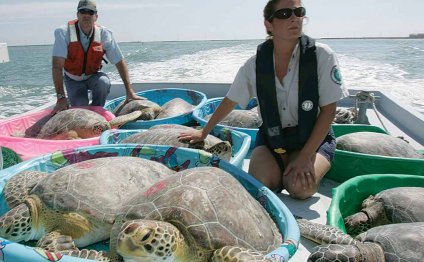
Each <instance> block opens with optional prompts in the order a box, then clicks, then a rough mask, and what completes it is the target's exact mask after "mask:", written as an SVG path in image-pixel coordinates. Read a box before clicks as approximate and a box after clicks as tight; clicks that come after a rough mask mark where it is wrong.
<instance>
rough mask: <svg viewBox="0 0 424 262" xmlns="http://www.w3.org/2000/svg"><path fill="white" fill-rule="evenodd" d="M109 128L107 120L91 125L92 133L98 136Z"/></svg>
mask: <svg viewBox="0 0 424 262" xmlns="http://www.w3.org/2000/svg"><path fill="white" fill-rule="evenodd" d="M108 129H110V124H109V123H108V122H105V123H100V122H99V123H96V124H95V125H93V134H94V135H96V136H100V135H101V134H102V133H103V132H104V131H106V130H108Z"/></svg>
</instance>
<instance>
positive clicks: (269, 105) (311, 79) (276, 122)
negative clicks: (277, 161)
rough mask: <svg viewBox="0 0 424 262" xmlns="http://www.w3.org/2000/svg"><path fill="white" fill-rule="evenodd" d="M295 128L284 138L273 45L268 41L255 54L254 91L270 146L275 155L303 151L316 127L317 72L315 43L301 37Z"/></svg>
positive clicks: (263, 128)
mask: <svg viewBox="0 0 424 262" xmlns="http://www.w3.org/2000/svg"><path fill="white" fill-rule="evenodd" d="M299 47H300V61H299V97H298V103H299V107H298V119H299V121H298V128H297V131H296V132H294V133H291V134H290V135H283V133H284V132H283V129H282V127H281V121H280V113H279V110H278V103H277V93H276V86H275V72H274V63H273V61H274V59H273V54H274V44H273V42H272V40H267V41H265V42H264V43H262V44H260V45H259V46H258V49H257V53H256V89H257V96H258V102H259V105H260V110H261V116H262V120H263V124H262V126H261V127H260V128H262V130H263V132H264V134H265V137H266V139H267V143H268V146H270V147H271V148H272V149H273V150H274V151H275V152H277V153H284V152H285V151H286V149H288V150H296V149H300V148H302V147H303V146H304V145H305V143H306V141H307V140H308V138H309V136H310V135H311V132H312V129H313V127H314V125H315V121H316V118H317V114H318V106H319V105H318V103H319V93H318V73H317V57H316V52H315V51H316V47H315V40H314V39H312V38H310V37H308V36H306V35H302V36H301V37H300V44H299Z"/></svg>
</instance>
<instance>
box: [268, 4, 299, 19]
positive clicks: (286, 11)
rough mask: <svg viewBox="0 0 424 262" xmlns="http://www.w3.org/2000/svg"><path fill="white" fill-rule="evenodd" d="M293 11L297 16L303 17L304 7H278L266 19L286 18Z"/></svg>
mask: <svg viewBox="0 0 424 262" xmlns="http://www.w3.org/2000/svg"><path fill="white" fill-rule="evenodd" d="M293 13H294V15H295V16H297V17H304V16H305V15H306V9H305V8H304V7H296V8H293V9H292V8H283V9H279V10H277V11H275V12H274V13H273V14H272V15H271V16H270V17H269V18H268V21H271V20H272V19H273V18H278V19H288V18H290V17H291V16H292V14H293Z"/></svg>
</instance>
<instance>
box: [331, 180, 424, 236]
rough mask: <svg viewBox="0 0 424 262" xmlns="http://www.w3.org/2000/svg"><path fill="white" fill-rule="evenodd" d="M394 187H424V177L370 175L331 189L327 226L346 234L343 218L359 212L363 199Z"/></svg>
mask: <svg viewBox="0 0 424 262" xmlns="http://www.w3.org/2000/svg"><path fill="white" fill-rule="evenodd" d="M394 187H424V176H414V175H407V174H370V175H362V176H357V177H354V178H352V179H349V180H348V181H346V182H344V183H343V184H341V185H340V186H338V187H336V188H333V191H332V193H333V198H332V199H331V204H330V208H329V209H328V211H327V224H329V225H331V226H334V227H337V228H339V229H341V230H342V231H343V232H346V228H345V226H344V218H345V217H347V216H350V215H352V214H354V213H356V212H359V211H360V210H361V205H362V201H364V199H366V198H367V197H368V196H370V195H375V194H377V193H379V192H381V191H383V190H385V189H389V188H394Z"/></svg>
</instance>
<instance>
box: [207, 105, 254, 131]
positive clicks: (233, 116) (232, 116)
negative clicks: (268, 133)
mask: <svg viewBox="0 0 424 262" xmlns="http://www.w3.org/2000/svg"><path fill="white" fill-rule="evenodd" d="M211 116H212V114H210V115H207V116H205V120H209V119H210V118H211ZM219 124H220V125H225V126H232V127H241V128H258V127H259V126H260V125H261V124H262V121H261V119H260V118H259V114H258V110H257V108H256V107H254V108H252V109H250V110H242V109H234V110H233V111H231V113H229V114H228V115H227V116H226V117H225V118H224V119H222V120H221V122H219Z"/></svg>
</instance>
